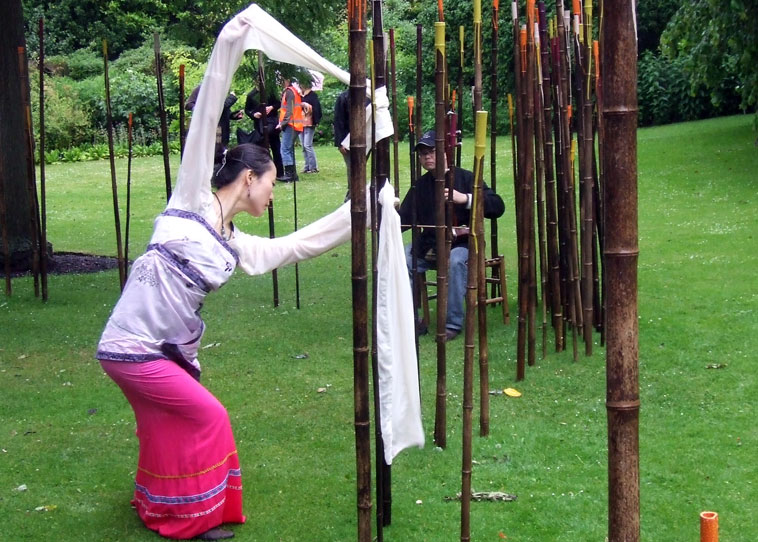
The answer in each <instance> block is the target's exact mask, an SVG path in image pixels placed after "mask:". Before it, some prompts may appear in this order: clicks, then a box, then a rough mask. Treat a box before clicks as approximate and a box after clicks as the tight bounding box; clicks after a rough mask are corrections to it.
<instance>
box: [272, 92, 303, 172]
mask: <svg viewBox="0 0 758 542" xmlns="http://www.w3.org/2000/svg"><path fill="white" fill-rule="evenodd" d="M293 83H296V81H295V79H294V78H290V77H285V78H284V91H283V92H282V100H281V105H280V106H279V124H277V128H278V129H280V130H281V132H282V148H281V151H282V165H283V166H284V175H283V176H282V178H281V180H282V181H283V182H295V181H297V180H298V177H297V169H296V168H295V139H296V138H297V137H298V134H300V132H302V131H303V106H302V100H301V99H300V92H298V90H297V89H296V88H295V86H294V84H293ZM307 107H308V106H306V108H307Z"/></svg>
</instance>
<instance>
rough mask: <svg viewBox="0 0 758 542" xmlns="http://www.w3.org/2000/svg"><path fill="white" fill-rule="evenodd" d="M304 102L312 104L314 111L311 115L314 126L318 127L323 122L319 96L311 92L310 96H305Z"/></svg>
mask: <svg viewBox="0 0 758 542" xmlns="http://www.w3.org/2000/svg"><path fill="white" fill-rule="evenodd" d="M303 101H304V102H306V103H309V104H311V108H312V111H313V112H312V113H311V116H312V117H313V126H318V123H319V122H321V101H320V100H319V99H318V94H316V93H315V92H313V91H310V92H309V93H308V94H306V95H305V96H303Z"/></svg>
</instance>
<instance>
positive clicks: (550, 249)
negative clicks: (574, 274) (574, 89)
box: [539, 2, 563, 352]
mask: <svg viewBox="0 0 758 542" xmlns="http://www.w3.org/2000/svg"><path fill="white" fill-rule="evenodd" d="M539 14H540V17H539V18H540V43H541V47H540V55H541V59H542V62H541V70H542V74H541V75H542V92H543V117H544V123H543V124H544V134H545V137H544V151H543V157H544V160H545V219H546V222H547V232H546V233H547V266H548V277H549V280H548V282H549V288H548V289H547V292H549V294H550V295H549V296H546V297H545V299H549V300H550V307H551V314H552V323H553V333H554V335H555V350H556V352H559V351H561V350H562V349H563V346H562V345H563V312H562V305H561V290H560V288H561V278H560V269H559V255H558V216H557V208H556V197H555V174H554V170H553V153H554V149H553V132H552V131H551V130H552V126H553V93H552V88H553V87H552V84H551V81H550V64H551V62H550V58H551V55H550V46H551V43H550V39H549V36H548V31H547V28H548V21H547V9H546V7H545V3H544V2H539Z"/></svg>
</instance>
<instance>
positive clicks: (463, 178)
mask: <svg viewBox="0 0 758 542" xmlns="http://www.w3.org/2000/svg"><path fill="white" fill-rule="evenodd" d="M435 137H436V133H435V131H434V130H430V131H428V132H426V133H424V134H423V135H422V136H421V138H420V139H419V141H418V143H417V144H416V152H417V153H418V159H419V161H420V163H421V166H422V167H423V168H424V169H425V170H426V173H424V174H423V175H422V176H421V177H420V178H419V179H418V180H417V181H416V185H415V190H416V192H415V194H416V196H415V197H416V223H417V224H420V225H424V226H425V227H422V229H421V233H420V235H419V236H418V238H417V239H416V244H415V246H413V245H411V244H409V245H408V246H406V250H405V255H406V263H407V265H408V274H409V275H410V276H411V281H412V279H413V277H412V275H411V273H412V272H413V271H412V270H413V260H414V258H415V260H416V265H417V271H418V272H419V273H422V272H424V271H428V270H429V269H435V265H436V244H437V242H436V233H435V230H436V228H435V227H434V224H435V222H436V213H435V209H436V201H435V200H436V198H435V189H434V183H435V176H434V175H435V166H436V162H437V160H436V155H435V147H434V144H435V143H434V141H435ZM473 191H474V174H473V173H471V172H470V171H468V170H465V169H461V168H456V169H455V177H454V180H453V242H452V248H451V251H450V262H449V263H450V266H449V269H448V301H447V315H446V322H445V328H446V329H445V339H446V340H448V341H450V340H453V339H454V338H455V337H457V336H458V334H459V333H460V332H461V329H462V328H463V320H464V316H465V313H464V307H463V299H464V297H465V294H466V281H467V280H468V233H469V225H470V224H471V203H472V200H473V197H472V194H473ZM446 192H447V190H446ZM445 197H447V194H446V195H445ZM483 203H484V217H485V218H498V217H500V216H502V214H503V212H504V211H505V204H504V203H503V200H502V198H501V197H500V196H498V195H497V194H496V193H495V192H494V191H493V190H492V189H490V188H489V187H488V186H487V185H486V184H484V185H483ZM399 213H400V220H401V223H402V225H403V228H404V229H408V228H409V227H411V221H412V219H413V214H412V213H413V195H412V194H411V192H410V191H409V192H408V193H407V194H406V196H405V199H403V203H402V204H401V205H400V211H399ZM411 284H412V282H411ZM419 331H420V333H422V334H423V333H425V330H419Z"/></svg>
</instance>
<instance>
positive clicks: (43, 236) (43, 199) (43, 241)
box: [39, 17, 47, 301]
mask: <svg viewBox="0 0 758 542" xmlns="http://www.w3.org/2000/svg"><path fill="white" fill-rule="evenodd" d="M39 186H40V220H41V223H40V247H41V251H40V275H41V277H42V301H47V195H46V194H47V189H46V183H45V21H44V19H42V17H40V19H39Z"/></svg>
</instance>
